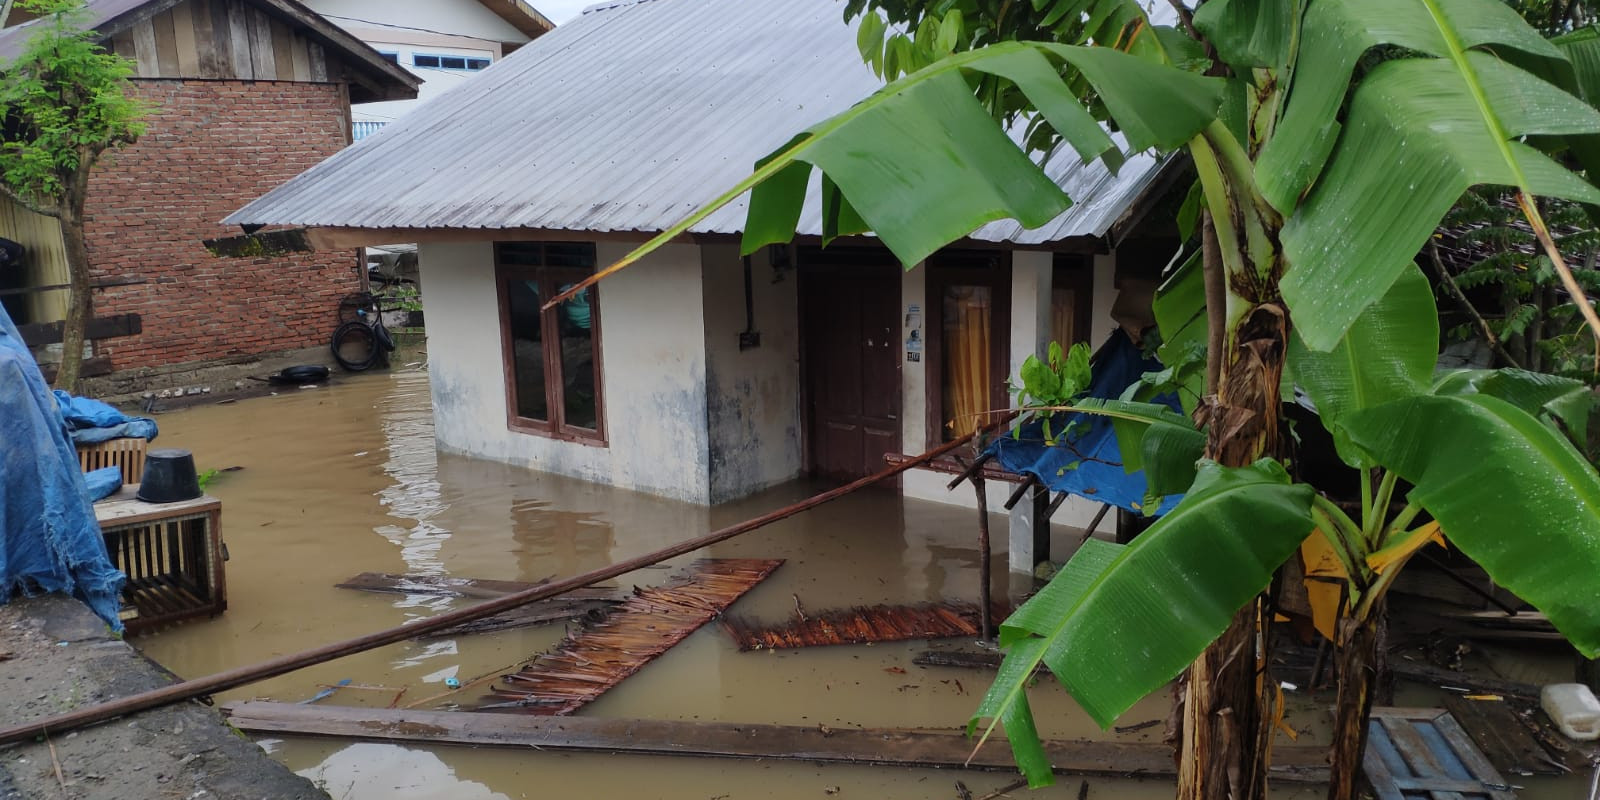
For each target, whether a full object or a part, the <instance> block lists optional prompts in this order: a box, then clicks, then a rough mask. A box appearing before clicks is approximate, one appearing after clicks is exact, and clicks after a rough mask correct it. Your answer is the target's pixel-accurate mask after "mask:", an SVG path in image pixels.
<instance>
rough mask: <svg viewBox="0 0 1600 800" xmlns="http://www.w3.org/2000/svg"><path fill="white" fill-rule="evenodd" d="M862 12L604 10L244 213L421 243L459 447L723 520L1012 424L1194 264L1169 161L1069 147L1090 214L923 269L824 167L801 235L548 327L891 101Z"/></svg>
mask: <svg viewBox="0 0 1600 800" xmlns="http://www.w3.org/2000/svg"><path fill="white" fill-rule="evenodd" d="M841 16H842V6H840V5H839V4H838V3H835V2H832V0H803V1H796V0H639V1H636V2H616V3H608V4H602V5H599V6H595V7H592V8H590V9H589V10H587V11H586V12H585V13H584V14H583V15H582V16H581V17H580V18H578V19H576V20H574V21H572V22H570V23H568V24H565V25H562V26H560V27H559V28H557V29H556V30H554V31H552V32H551V33H549V34H546V35H544V36H542V37H540V38H538V39H536V40H534V41H533V42H531V43H529V44H528V45H526V46H524V47H522V48H521V49H519V50H518V51H517V52H515V53H512V54H511V55H510V56H509V57H507V58H506V59H504V60H503V61H502V62H500V63H497V64H495V65H493V66H492V67H490V68H489V69H487V70H484V71H483V73H482V74H481V75H480V76H478V77H477V78H475V79H474V80H472V81H470V82H467V83H466V84H464V85H462V86H461V87H459V88H457V89H455V90H453V91H451V92H449V93H447V94H445V95H443V96H441V97H439V98H438V99H437V100H434V101H432V102H430V103H428V104H427V105H425V106H423V107H421V108H419V109H417V110H416V111H415V112H413V113H412V114H410V115H408V116H406V117H405V118H404V119H401V120H399V121H397V122H394V123H392V124H390V125H388V126H386V127H385V128H384V129H383V130H382V131H381V132H379V133H377V134H375V135H373V136H370V137H368V138H367V139H364V140H363V141H361V142H359V143H357V144H356V145H355V146H353V147H351V148H350V149H349V150H346V151H344V152H342V153H339V154H338V155H335V156H333V157H332V158H329V159H328V160H326V161H324V162H323V163H321V164H319V165H317V166H316V167H313V168H312V169H310V170H307V171H306V172H305V173H303V174H302V175H300V176H298V177H296V178H295V179H293V180H291V181H289V182H288V183H286V184H284V185H283V186H281V187H278V188H277V189H274V190H273V191H271V192H268V193H266V194H265V195H264V196H263V197H261V198H260V199H258V200H255V201H254V202H251V203H250V204H248V205H246V206H245V207H243V208H242V209H240V210H239V211H237V212H235V213H233V214H232V215H231V216H229V217H228V219H227V220H226V221H227V222H228V223H230V224H235V225H245V226H253V225H294V226H300V227H305V228H307V229H309V232H310V236H311V238H312V240H313V241H314V242H316V243H318V245H319V246H321V247H327V248H331V249H334V250H339V249H343V248H351V247H361V246H370V245H376V244H382V243H386V242H418V243H419V255H420V264H421V272H422V287H423V293H424V296H425V297H426V298H427V313H428V336H429V371H430V381H431V384H432V393H433V410H434V416H435V431H436V436H437V442H438V446H439V447H440V449H442V450H444V451H448V452H454V453H464V454H468V455H472V456H476V457H481V458H486V459H493V460H497V461H502V462H508V463H512V464H516V465H521V466H525V467H528V468H531V469H536V470H543V471H548V472H554V473H560V474H563V475H567V476H573V477H577V478H581V479H583V480H588V481H593V482H597V483H603V484H610V485H613V486H619V487H623V488H627V489H633V490H637V491H641V492H647V493H650V494H655V495H660V496H665V497H669V498H674V499H678V500H683V501H688V502H692V503H699V504H716V503H722V502H725V501H730V500H734V499H737V498H741V497H745V496H747V495H750V494H752V493H754V492H756V491H759V490H761V489H764V488H766V487H770V486H773V485H775V484H779V483H782V482H785V481H789V480H792V479H795V478H796V477H799V476H803V475H812V476H821V477H825V478H833V479H849V478H854V477H858V476H863V475H867V474H870V473H872V472H874V471H877V470H878V469H880V468H882V466H883V465H884V460H885V459H884V456H885V454H899V453H911V454H916V453H921V452H924V451H925V450H928V449H930V448H931V447H932V446H935V445H937V444H939V443H941V442H943V441H947V440H949V439H950V438H952V437H955V436H959V435H961V434H962V433H965V432H967V431H970V430H972V428H973V426H975V425H976V424H977V422H978V420H979V419H980V418H981V417H980V415H981V414H982V412H984V411H987V410H990V409H994V408H1002V407H1004V406H1005V405H1006V403H1007V395H1006V386H1005V384H1006V379H1007V376H1008V375H1013V374H1015V370H1016V369H1017V367H1018V366H1019V365H1020V363H1021V362H1022V360H1023V359H1024V358H1026V357H1027V356H1029V355H1033V354H1042V353H1043V352H1044V349H1045V347H1046V345H1047V343H1048V342H1050V341H1051V340H1060V341H1064V342H1075V341H1089V342H1091V343H1099V342H1101V341H1104V340H1105V338H1106V337H1107V335H1108V334H1109V332H1110V331H1111V330H1112V329H1113V327H1114V326H1115V325H1116V324H1117V323H1116V322H1115V321H1114V319H1113V314H1112V311H1113V304H1114V303H1115V301H1116V297H1117V292H1118V287H1119V285H1132V284H1129V283H1128V282H1129V281H1134V282H1141V281H1148V280H1150V279H1153V278H1154V277H1155V276H1156V275H1157V274H1158V273H1159V272H1160V269H1161V268H1162V267H1163V266H1164V265H1165V263H1166V261H1167V258H1168V257H1169V256H1170V255H1171V253H1172V252H1173V250H1174V249H1175V244H1176V236H1175V233H1173V232H1171V231H1165V230H1160V229H1153V230H1149V229H1147V228H1146V226H1145V225H1143V224H1142V223H1143V220H1144V218H1145V216H1146V213H1145V212H1146V211H1147V210H1148V209H1149V208H1150V207H1151V205H1152V204H1154V203H1156V202H1159V201H1161V200H1162V199H1163V198H1164V197H1166V196H1167V193H1168V190H1169V189H1170V186H1171V184H1172V183H1173V182H1174V180H1175V179H1176V178H1177V174H1176V170H1173V169H1170V168H1169V167H1170V166H1171V165H1165V164H1163V163H1161V162H1160V161H1158V160H1157V159H1155V158H1153V157H1152V156H1150V155H1148V154H1143V153H1129V154H1127V159H1126V163H1125V164H1124V165H1123V166H1122V168H1121V169H1120V170H1119V171H1118V172H1117V173H1116V174H1111V173H1109V172H1107V171H1106V169H1105V168H1104V166H1103V165H1102V164H1100V163H1098V162H1097V163H1096V164H1093V165H1088V166H1086V165H1084V164H1082V163H1081V161H1079V160H1078V159H1077V158H1076V157H1075V156H1071V155H1070V154H1069V155H1063V156H1060V157H1057V158H1052V159H1050V160H1048V161H1047V162H1046V170H1047V172H1048V173H1049V174H1050V175H1051V176H1052V177H1053V178H1054V179H1055V180H1056V181H1057V182H1058V183H1059V184H1060V185H1061V186H1063V187H1064V188H1065V189H1066V191H1067V192H1068V194H1069V195H1071V197H1072V198H1073V200H1074V201H1075V205H1074V206H1073V207H1072V208H1071V209H1070V210H1068V211H1067V212H1066V213H1064V214H1062V215H1061V216H1060V217H1059V218H1057V219H1055V220H1053V221H1051V222H1050V223H1048V224H1046V225H1045V226H1043V227H1041V228H1038V229H1035V230H1025V229H1023V228H1022V227H1021V226H1020V225H1019V224H1018V223H1016V222H1014V221H1008V220H1007V221H998V222H994V223H990V224H988V225H985V226H984V227H982V228H979V229H978V230H976V231H974V232H973V233H972V234H971V235H970V236H969V237H967V238H966V239H965V240H963V241H961V242H958V243H956V244H955V245H953V246H951V247H950V248H948V249H946V250H944V251H942V252H939V253H937V254H935V255H933V256H932V257H930V258H929V259H928V260H927V262H926V263H924V264H921V265H918V266H917V267H916V268H915V269H911V270H905V269H903V268H902V266H901V265H900V264H899V263H897V261H896V259H895V258H894V257H893V256H892V255H891V254H890V252H889V251H888V250H887V249H885V248H884V247H882V246H881V245H880V244H879V243H877V241H876V240H874V239H873V238H871V237H854V238H845V239H840V240H836V241H833V242H831V243H829V244H827V246H823V243H822V241H821V236H820V234H821V232H822V224H821V212H820V203H819V201H818V200H817V195H818V191H819V190H818V188H817V186H816V178H815V176H814V177H813V186H812V193H811V196H810V197H809V198H808V201H807V205H806V208H805V210H804V213H803V214H802V217H801V220H800V225H799V236H798V237H797V239H796V242H795V243H794V244H793V245H790V246H785V247H770V248H766V249H764V250H762V251H760V252H757V253H756V254H754V255H753V256H751V257H749V258H741V257H740V253H739V236H740V233H741V230H742V228H743V225H744V221H745V208H746V206H745V204H744V202H743V201H740V202H736V203H734V204H732V205H730V206H729V207H727V208H725V209H723V210H721V211H719V212H717V213H715V214H712V215H711V216H709V217H708V218H706V219H705V220H703V221H702V222H701V223H699V224H697V225H696V226H694V227H693V228H692V229H691V230H690V232H689V233H688V234H687V235H685V236H683V237H680V238H679V239H677V240H675V241H674V242H672V243H670V244H668V245H666V246H664V247H662V248H661V249H660V250H657V251H656V252H654V253H652V254H651V255H650V256H648V257H646V258H645V259H644V260H643V261H642V262H640V263H639V264H638V265H637V266H635V267H634V268H632V269H630V270H628V271H626V272H623V273H620V274H618V275H617V276H616V277H613V278H608V279H607V280H605V281H602V282H601V283H600V284H598V286H597V287H596V288H594V289H591V290H588V291H587V292H585V293H583V294H580V295H578V296H576V297H575V298H574V299H573V300H571V301H569V302H567V303H564V304H563V305H561V306H560V307H559V308H558V309H556V310H554V311H552V313H549V314H545V315H543V316H541V315H540V314H539V313H538V309H539V306H540V305H541V303H542V302H543V301H544V300H545V299H547V298H550V297H552V296H554V295H555V294H556V293H558V292H560V291H561V290H562V289H564V288H566V287H569V286H571V285H572V284H573V283H575V282H576V281H578V280H580V279H582V278H583V277H584V276H586V275H588V274H590V273H591V272H593V271H594V270H595V269H596V268H597V267H604V266H605V265H607V264H610V263H612V262H614V261H616V260H618V259H620V258H621V257H622V256H624V255H625V254H626V253H627V252H628V251H629V250H631V249H633V248H634V247H635V246H636V245H638V244H639V243H641V242H643V241H644V240H646V239H648V238H649V237H650V236H652V235H653V234H655V233H657V232H659V231H662V230H664V229H666V228H668V227H670V226H671V225H673V224H674V223H676V222H678V221H679V220H680V219H682V218H683V217H685V216H687V215H688V214H689V213H690V212H692V211H694V210H695V209H696V208H697V207H699V206H700V205H701V204H702V203H704V202H706V201H708V200H710V199H711V198H712V197H714V196H716V195H717V194H718V193H719V192H721V191H724V190H725V189H726V188H727V187H729V186H732V185H733V184H735V183H736V182H737V181H739V180H740V179H742V178H743V177H745V176H746V175H748V174H749V172H750V170H751V169H752V166H753V165H754V163H755V162H756V161H757V159H760V158H762V157H763V156H765V155H767V154H768V153H770V152H772V151H773V150H775V149H776V148H778V147H779V146H781V145H782V144H784V143H785V142H786V141H788V139H789V138H790V137H791V136H793V135H794V133H795V132H797V131H800V130H802V129H804V128H806V127H807V126H809V125H812V124H814V123H817V122H819V121H821V120H823V119H826V118H828V117H829V116H831V115H833V114H836V113H838V112H840V111H843V110H845V109H847V108H848V107H849V106H850V105H851V104H853V103H855V102H857V101H859V100H861V99H862V98H865V97H866V96H868V95H869V94H871V93H872V92H873V91H875V90H876V89H877V88H879V87H880V86H881V85H882V84H881V81H880V80H879V79H878V78H877V77H876V76H874V74H873V72H872V70H871V69H870V68H869V67H867V66H866V65H864V64H863V63H862V62H861V57H860V55H859V53H858V51H857V49H856V44H855V41H856V32H855V29H854V26H853V25H851V24H847V23H845V22H844V21H842V19H841ZM1151 216H1155V215H1151ZM1141 285H1144V284H1143V283H1141ZM1146 307H1148V304H1147V303H1146ZM948 481H949V476H948V475H946V474H941V473H938V472H934V471H929V470H916V471H913V472H910V473H907V474H906V475H905V476H904V477H903V479H902V481H901V485H900V490H901V491H903V492H904V493H905V494H906V495H907V496H912V497H923V498H929V499H936V500H941V501H946V502H950V501H952V500H954V501H957V502H971V501H972V498H971V497H970V495H965V494H964V495H962V496H957V497H952V496H951V495H950V493H948V492H947V491H946V489H945V484H946V483H947V482H948ZM1023 505H1024V506H1026V505H1027V504H1023ZM1097 505H1098V504H1088V503H1085V504H1083V506H1082V507H1081V508H1076V509H1072V508H1069V509H1067V510H1066V511H1064V512H1063V514H1061V515H1059V516H1058V517H1057V519H1059V520H1062V521H1072V519H1074V518H1076V517H1077V516H1085V517H1086V516H1087V513H1086V512H1092V511H1094V510H1095V508H1096V507H1097Z"/></svg>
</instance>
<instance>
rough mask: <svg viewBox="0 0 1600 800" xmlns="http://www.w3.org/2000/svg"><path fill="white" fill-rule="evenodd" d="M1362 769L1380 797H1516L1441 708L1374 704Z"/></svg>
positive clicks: (1466, 799)
mask: <svg viewBox="0 0 1600 800" xmlns="http://www.w3.org/2000/svg"><path fill="white" fill-rule="evenodd" d="M1361 764H1362V768H1363V769H1364V770H1365V771H1366V774H1367V780H1368V782H1370V783H1371V784H1372V791H1373V792H1374V793H1375V794H1376V795H1377V797H1378V800H1422V799H1423V798H1426V800H1515V799H1516V795H1515V794H1514V793H1512V791H1511V786H1510V785H1508V784H1507V783H1506V780H1505V778H1502V777H1500V773H1499V772H1497V771H1496V770H1495V768H1494V766H1493V765H1492V764H1490V763H1489V761H1488V759H1486V758H1484V756H1483V753H1482V752H1480V751H1479V750H1478V748H1477V747H1476V746H1475V745H1473V743H1472V740H1471V739H1469V738H1468V737H1467V734H1466V733H1465V732H1464V731H1462V730H1461V726H1460V725H1458V724H1456V720H1455V718H1454V717H1452V716H1450V712H1448V711H1445V710H1444V709H1440V708H1374V709H1372V718H1371V720H1370V721H1368V723H1367V752H1366V755H1365V757H1364V758H1363V759H1362V762H1361Z"/></svg>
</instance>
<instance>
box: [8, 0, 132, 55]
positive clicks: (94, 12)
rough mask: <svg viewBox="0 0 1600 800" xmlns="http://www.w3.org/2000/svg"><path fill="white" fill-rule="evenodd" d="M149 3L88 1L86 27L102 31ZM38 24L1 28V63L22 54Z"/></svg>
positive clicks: (85, 10)
mask: <svg viewBox="0 0 1600 800" xmlns="http://www.w3.org/2000/svg"><path fill="white" fill-rule="evenodd" d="M149 2H151V0H86V1H85V2H84V4H83V22H84V27H85V28H89V29H91V30H100V29H101V28H103V27H105V24H106V23H107V22H110V21H111V20H114V19H116V18H117V17H120V16H122V15H123V14H126V13H128V12H130V11H134V10H136V9H138V8H139V7H140V6H143V5H145V4H146V3H149ZM38 23H39V20H37V19H30V20H28V21H27V22H22V23H18V24H16V25H12V26H11V27H9V28H0V62H6V61H10V60H11V59H13V58H15V57H16V55H17V54H18V53H20V52H22V45H23V44H24V43H25V42H27V40H28V34H30V33H31V32H32V31H33V29H34V28H35V27H37V25H38Z"/></svg>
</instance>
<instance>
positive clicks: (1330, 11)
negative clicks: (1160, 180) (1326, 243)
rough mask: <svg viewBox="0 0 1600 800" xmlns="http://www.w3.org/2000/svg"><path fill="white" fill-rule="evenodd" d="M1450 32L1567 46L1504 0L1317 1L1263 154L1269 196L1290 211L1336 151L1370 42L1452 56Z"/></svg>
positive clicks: (1549, 51)
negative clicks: (1343, 111)
mask: <svg viewBox="0 0 1600 800" xmlns="http://www.w3.org/2000/svg"><path fill="white" fill-rule="evenodd" d="M1446 36H1453V37H1455V39H1456V40H1457V41H1458V42H1459V43H1460V46H1462V47H1467V48H1472V47H1481V46H1484V45H1500V46H1503V47H1508V48H1512V49H1515V50H1520V51H1523V52H1526V53H1529V54H1531V55H1534V56H1539V57H1543V58H1549V59H1560V58H1561V53H1560V51H1558V50H1556V49H1555V47H1554V46H1552V45H1551V44H1550V43H1549V42H1547V41H1545V40H1544V38H1543V37H1541V36H1540V35H1539V33H1538V32H1537V31H1535V30H1533V29H1532V28H1530V27H1528V24H1527V23H1526V22H1524V21H1523V20H1522V18H1521V17H1519V16H1517V13H1516V12H1515V11H1513V10H1511V8H1510V7H1508V6H1507V5H1506V4H1505V3H1503V2H1501V1H1500V0H1339V1H1338V2H1326V1H1325V0H1324V1H1323V2H1313V3H1311V4H1310V8H1308V9H1307V10H1306V13H1305V20H1304V22H1303V24H1302V28H1301V33H1300V54H1299V58H1298V59H1297V66H1296V69H1295V81H1294V87H1293V91H1292V92H1291V94H1290V96H1289V104H1288V106H1287V107H1286V108H1285V109H1284V115H1283V119H1282V120H1281V121H1279V123H1278V126H1277V129H1276V131H1275V133H1274V135H1273V138H1272V139H1271V141H1269V142H1267V144H1266V145H1265V146H1264V147H1263V148H1262V150H1261V157H1260V159H1259V160H1258V161H1257V166H1256V181H1257V183H1258V184H1259V185H1260V187H1261V193H1262V196H1264V197H1266V198H1267V200H1268V202H1270V203H1272V205H1273V206H1274V207H1276V208H1277V209H1278V210H1279V211H1282V212H1284V213H1285V214H1288V213H1289V212H1290V211H1292V210H1294V207H1295V205H1296V203H1297V200H1298V198H1299V197H1300V196H1301V195H1302V194H1304V193H1305V191H1306V189H1307V187H1309V186H1310V185H1311V183H1312V181H1313V180H1315V179H1316V177H1317V173H1318V172H1320V171H1321V170H1322V165H1323V163H1324V162H1325V161H1327V158H1328V154H1329V153H1331V152H1332V151H1333V145H1334V141H1335V139H1337V137H1338V133H1339V123H1338V122H1337V120H1336V119H1335V116H1336V114H1337V113H1338V111H1339V106H1340V105H1341V104H1342V103H1343V102H1344V98H1345V94H1346V92H1347V91H1348V90H1349V87H1350V77H1351V75H1352V74H1353V73H1354V71H1355V66H1356V62H1358V61H1359V60H1360V59H1361V56H1362V55H1363V54H1365V53H1366V51H1367V50H1369V49H1371V48H1373V47H1376V46H1378V45H1383V44H1390V45H1398V46H1400V47H1403V48H1405V49H1407V50H1413V51H1416V52H1418V53H1425V54H1428V55H1432V56H1445V55H1447V54H1448V51H1449V49H1450V48H1449V44H1448V43H1447V42H1446V40H1445V37H1446ZM1326 180H1327V179H1326V178H1323V179H1322V181H1323V182H1326ZM1458 194H1459V193H1458ZM1451 199H1452V200H1454V199H1455V198H1453V197H1452V198H1451Z"/></svg>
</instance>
